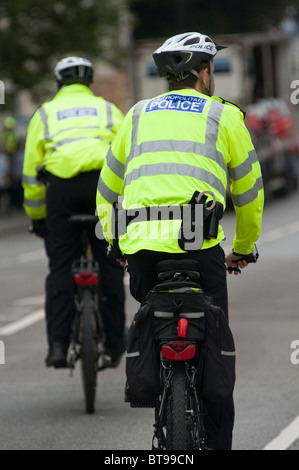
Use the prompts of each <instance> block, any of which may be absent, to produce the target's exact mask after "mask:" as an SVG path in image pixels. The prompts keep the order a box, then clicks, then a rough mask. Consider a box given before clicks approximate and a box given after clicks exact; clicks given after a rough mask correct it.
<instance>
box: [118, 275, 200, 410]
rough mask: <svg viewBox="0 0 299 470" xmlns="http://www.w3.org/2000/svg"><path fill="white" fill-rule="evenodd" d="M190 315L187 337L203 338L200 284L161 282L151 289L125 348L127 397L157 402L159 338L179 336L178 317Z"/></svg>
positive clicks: (144, 402)
mask: <svg viewBox="0 0 299 470" xmlns="http://www.w3.org/2000/svg"><path fill="white" fill-rule="evenodd" d="M180 318H187V319H188V328H187V336H186V339H196V340H198V341H202V340H203V338H204V328H205V325H204V296H203V294H202V290H201V288H200V287H199V286H198V284H193V283H192V284H190V283H187V282H183V283H177V282H175V283H161V284H159V285H157V286H156V287H154V288H153V290H152V291H151V292H150V293H149V295H148V297H147V300H146V303H145V304H144V305H143V306H142V307H140V308H139V310H138V312H137V313H136V314H135V316H134V319H133V321H132V323H131V325H130V328H129V332H128V338H127V352H126V376H127V384H126V394H125V401H127V402H130V403H131V406H133V407H134V406H135V407H137V406H147V407H151V406H155V401H156V399H157V398H158V396H159V393H160V378H159V373H160V370H159V369H160V364H159V348H158V345H159V342H160V341H161V340H163V339H170V340H171V339H174V340H175V339H180V338H179V337H178V327H177V326H178V320H179V319H180Z"/></svg>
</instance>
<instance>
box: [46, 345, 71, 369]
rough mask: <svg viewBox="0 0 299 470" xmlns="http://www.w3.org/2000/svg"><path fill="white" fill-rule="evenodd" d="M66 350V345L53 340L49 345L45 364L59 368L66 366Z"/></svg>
mask: <svg viewBox="0 0 299 470" xmlns="http://www.w3.org/2000/svg"><path fill="white" fill-rule="evenodd" d="M67 350H68V347H67V346H66V345H65V344H64V343H62V342H60V341H54V342H53V343H52V344H51V345H50V347H49V353H48V357H47V358H46V361H45V362H46V366H47V367H54V368H55V369H61V368H64V367H68V363H67Z"/></svg>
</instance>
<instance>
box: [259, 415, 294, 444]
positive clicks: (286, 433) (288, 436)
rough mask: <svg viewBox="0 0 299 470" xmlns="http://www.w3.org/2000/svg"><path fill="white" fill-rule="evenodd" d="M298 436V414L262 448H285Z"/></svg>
mask: <svg viewBox="0 0 299 470" xmlns="http://www.w3.org/2000/svg"><path fill="white" fill-rule="evenodd" d="M298 438H299V415H298V416H297V417H296V418H295V419H294V420H293V421H292V422H291V423H290V424H289V425H288V426H287V427H285V428H284V429H282V431H280V433H279V434H278V436H277V437H275V438H274V439H272V441H270V442H269V443H268V444H267V445H266V446H265V447H264V449H263V450H287V449H288V448H289V447H290V445H291V444H293V442H295V441H296V440H297V439H298Z"/></svg>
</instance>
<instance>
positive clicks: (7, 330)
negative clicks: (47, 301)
mask: <svg viewBox="0 0 299 470" xmlns="http://www.w3.org/2000/svg"><path fill="white" fill-rule="evenodd" d="M44 315H45V313H44V309H40V310H36V311H35V312H32V313H29V314H28V315H26V316H24V317H22V318H20V319H19V320H16V321H14V322H12V323H10V324H9V325H6V326H3V327H2V328H0V337H1V336H10V335H13V334H14V333H17V332H18V331H20V330H23V329H24V328H27V327H28V326H31V325H33V324H34V323H37V322H38V321H40V320H42V318H44Z"/></svg>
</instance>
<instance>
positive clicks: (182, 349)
mask: <svg viewBox="0 0 299 470" xmlns="http://www.w3.org/2000/svg"><path fill="white" fill-rule="evenodd" d="M195 352H196V346H195V344H194V343H186V342H184V341H172V342H170V343H166V344H163V345H162V353H163V356H164V358H165V359H168V360H169V361H188V360H189V359H193V357H194V356H195Z"/></svg>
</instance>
